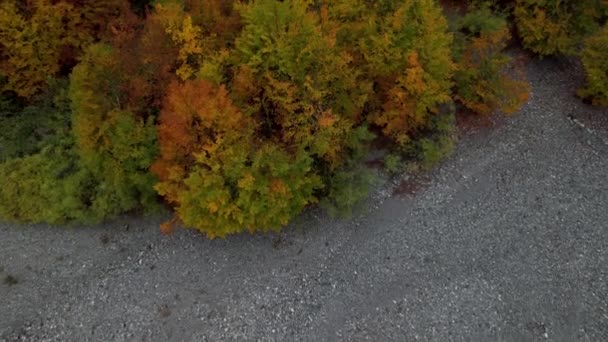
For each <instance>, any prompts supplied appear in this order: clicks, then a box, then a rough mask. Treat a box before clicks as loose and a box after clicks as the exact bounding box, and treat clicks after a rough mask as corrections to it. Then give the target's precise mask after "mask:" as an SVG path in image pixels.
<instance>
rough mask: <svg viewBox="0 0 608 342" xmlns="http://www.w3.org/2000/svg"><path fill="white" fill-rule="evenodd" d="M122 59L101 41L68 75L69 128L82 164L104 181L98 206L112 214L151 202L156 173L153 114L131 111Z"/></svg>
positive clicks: (149, 204) (152, 205)
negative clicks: (153, 165) (124, 89)
mask: <svg viewBox="0 0 608 342" xmlns="http://www.w3.org/2000/svg"><path fill="white" fill-rule="evenodd" d="M119 65H120V61H119V60H117V59H116V58H115V55H114V50H113V49H112V48H111V47H110V46H107V45H104V44H94V45H91V46H90V47H89V48H87V51H86V54H85V55H84V56H83V57H82V59H81V62H80V63H79V64H78V65H77V66H76V67H75V68H74V71H73V72H72V75H71V77H70V93H69V95H70V99H71V101H72V111H73V114H72V128H73V134H74V137H75V143H76V150H77V152H78V155H79V157H80V159H81V162H82V163H83V166H84V167H85V168H86V169H87V170H90V172H91V173H92V174H93V175H94V177H95V179H96V180H98V181H99V182H100V183H102V184H103V185H104V186H103V187H100V188H99V189H98V190H99V193H98V194H96V197H95V203H94V206H96V207H97V209H96V210H98V211H102V212H105V213H107V214H108V215H115V214H118V213H121V212H124V211H128V210H131V209H133V208H138V207H145V208H151V207H154V206H155V202H156V196H155V194H154V191H153V188H152V187H153V185H154V183H155V177H153V176H152V175H151V174H150V173H149V172H148V168H149V166H150V165H151V163H152V161H153V160H154V158H155V155H156V131H155V126H154V118H153V117H152V116H149V117H147V118H146V117H140V116H137V115H135V114H134V113H133V112H132V111H131V109H130V108H129V107H127V106H126V103H127V101H126V100H125V97H124V96H125V94H124V93H123V92H121V84H122V83H123V82H124V80H123V77H126V75H122V74H121V73H120V72H119V70H120V69H119Z"/></svg>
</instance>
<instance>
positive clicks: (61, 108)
mask: <svg viewBox="0 0 608 342" xmlns="http://www.w3.org/2000/svg"><path fill="white" fill-rule="evenodd" d="M66 87H67V80H55V81H53V82H51V86H50V87H49V88H48V89H47V90H46V91H45V92H44V93H42V94H40V95H38V96H37V99H36V101H34V102H33V103H32V104H30V105H27V106H25V107H24V106H23V105H22V104H21V103H20V102H19V101H18V100H17V99H15V98H12V97H10V96H8V95H5V96H2V97H0V127H1V128H2V129H0V163H1V162H3V161H6V160H8V159H11V158H17V157H24V156H27V155H30V154H34V153H36V152H39V151H40V150H41V149H42V148H43V147H45V146H47V145H48V144H49V143H51V142H52V140H54V139H56V138H57V137H58V136H66V135H69V134H70V132H69V129H70V109H69V102H68V98H67V94H66Z"/></svg>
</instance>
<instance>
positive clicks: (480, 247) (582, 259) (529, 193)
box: [0, 60, 608, 342]
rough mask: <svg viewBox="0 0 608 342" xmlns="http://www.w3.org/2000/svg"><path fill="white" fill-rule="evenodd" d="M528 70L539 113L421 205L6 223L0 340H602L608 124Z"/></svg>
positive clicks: (492, 137) (489, 137) (457, 169)
mask: <svg viewBox="0 0 608 342" xmlns="http://www.w3.org/2000/svg"><path fill="white" fill-rule="evenodd" d="M529 69H530V70H529V77H530V80H531V82H532V85H533V96H532V98H531V101H530V103H529V104H528V105H526V106H525V107H524V108H523V110H522V111H521V112H520V113H518V114H516V115H515V116H513V117H510V118H507V119H505V120H504V122H503V123H502V124H501V125H499V126H498V127H495V128H492V129H487V130H483V131H480V132H478V133H475V134H472V135H469V136H466V137H464V138H463V139H462V141H461V143H460V144H459V145H458V148H457V150H456V152H455V154H454V155H453V156H452V157H450V158H448V159H447V160H446V161H445V162H444V163H443V164H442V165H441V166H440V167H439V168H438V169H437V170H435V171H434V172H433V173H432V177H431V178H432V181H430V182H429V183H428V184H427V185H426V186H425V187H423V190H421V191H420V192H419V193H418V194H417V195H416V196H415V197H411V196H410V197H405V198H398V197H390V196H389V197H386V194H387V190H386V189H384V188H383V189H379V190H378V191H377V192H376V193H375V194H374V195H373V196H372V198H371V199H370V200H369V201H368V202H367V208H366V209H364V210H362V211H360V214H359V215H358V216H357V217H356V218H354V219H352V220H330V219H328V218H327V217H326V216H325V215H324V214H322V213H321V212H320V211H318V210H310V211H308V212H307V213H306V214H304V215H302V216H301V217H299V218H298V219H297V220H296V222H294V223H293V224H292V225H291V226H290V228H288V229H287V230H286V232H285V233H284V234H282V238H281V240H280V241H279V240H276V239H274V238H272V237H264V236H254V237H251V236H238V237H233V238H230V239H228V240H226V241H221V240H216V241H208V240H206V239H204V238H202V237H201V236H199V235H198V234H196V233H195V232H192V231H183V230H182V231H178V232H177V233H176V234H174V235H173V236H169V237H166V236H162V235H160V234H159V230H158V223H159V222H160V221H161V219H141V218H123V219H120V220H118V221H115V222H111V223H107V224H105V225H102V226H97V227H78V229H67V230H66V229H62V228H50V227H46V226H15V225H9V224H2V223H0V267H2V269H1V270H2V273H1V274H0V277H1V278H2V279H3V278H4V277H5V276H6V275H7V274H11V275H14V276H15V277H16V278H17V279H18V281H19V282H18V284H16V285H13V286H8V285H6V284H0V341H15V340H17V341H20V340H23V341H79V342H80V341H204V340H208V341H220V340H234V341H241V340H256V339H259V340H276V341H286V340H309V341H334V340H342V341H350V340H354V341H358V340H366V339H367V340H373V341H383V340H386V341H389V340H395V341H404V340H408V341H410V340H416V339H420V340H433V341H544V340H550V341H608V182H607V176H608V145H607V144H606V141H608V130H606V127H608V125H606V120H607V119H608V112H607V111H606V110H603V111H602V110H599V109H592V108H589V107H587V106H586V105H584V104H582V103H581V102H580V101H579V100H578V99H576V98H575V97H574V96H573V95H572V90H573V88H574V87H576V84H577V82H579V79H578V78H577V77H576V76H573V75H576V74H577V70H576V67H573V66H572V65H570V64H568V63H566V62H563V61H562V62H557V61H552V60H544V61H541V62H533V64H532V65H531V66H530V68H529ZM560 69H563V70H565V71H560ZM569 115H570V116H572V117H573V118H575V119H577V121H580V122H581V123H582V124H583V125H586V127H593V130H592V131H589V130H587V129H586V128H583V127H581V126H579V125H578V124H577V123H576V122H573V121H572V120H571V119H569V117H568V116H569ZM579 119H580V120H579ZM585 120H586V121H585ZM127 225H128V227H129V229H128V230H127V229H126V226H127ZM105 237H107V238H108V241H107V243H103V242H102V240H104V239H105Z"/></svg>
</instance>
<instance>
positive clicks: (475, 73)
mask: <svg viewBox="0 0 608 342" xmlns="http://www.w3.org/2000/svg"><path fill="white" fill-rule="evenodd" d="M509 39H511V36H510V33H509V29H508V27H507V22H506V20H505V19H503V18H501V17H498V16H496V15H494V14H492V12H491V11H490V9H489V8H488V7H482V8H480V9H477V10H474V11H472V12H470V13H468V14H467V15H466V16H465V17H463V18H462V19H461V20H460V22H459V23H458V31H457V39H456V44H455V55H456V56H455V57H456V62H457V71H456V73H455V76H454V78H455V82H456V90H455V92H456V93H455V99H456V100H457V101H459V102H460V103H461V104H462V105H464V106H465V107H467V108H468V109H470V110H472V111H473V112H476V113H479V114H490V113H491V112H493V111H495V110H498V111H502V112H505V113H513V112H515V111H517V110H519V108H520V107H521V106H522V104H523V103H525V102H526V101H527V99H528V95H529V91H530V87H529V85H528V84H527V83H526V82H524V81H521V80H517V79H514V78H513V76H510V75H509V73H508V72H509V68H510V67H512V63H511V57H509V56H508V55H507V54H506V53H504V51H503V50H504V49H505V48H506V46H507V42H508V41H509ZM516 71H517V70H511V73H512V74H515V73H516ZM519 75H520V76H519V77H520V78H523V76H522V75H521V73H520V74H519Z"/></svg>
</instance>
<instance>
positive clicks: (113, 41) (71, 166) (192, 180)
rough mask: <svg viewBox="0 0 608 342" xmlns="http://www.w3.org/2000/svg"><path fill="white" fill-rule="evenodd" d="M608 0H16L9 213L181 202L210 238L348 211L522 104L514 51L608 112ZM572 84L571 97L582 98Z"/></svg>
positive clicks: (5, 200) (93, 215) (1, 204)
mask: <svg viewBox="0 0 608 342" xmlns="http://www.w3.org/2000/svg"><path fill="white" fill-rule="evenodd" d="M607 18H608V1H605V0H581V1H559V0H543V1H539V0H515V1H442V2H441V3H440V2H439V1H436V0H381V1H367V0H332V1H327V0H284V1H278V0H250V1H244V0H243V1H238V0H159V1H146V0H132V1H127V0H108V1H94V0H27V1H21V0H4V1H2V3H1V4H0V88H1V90H2V95H1V97H0V126H1V128H2V132H0V218H2V219H4V220H11V221H19V222H48V223H53V224H57V223H69V222H99V221H101V220H104V219H107V218H111V217H114V216H116V215H119V214H121V213H125V212H130V211H134V210H137V211H144V212H155V211H158V210H160V209H162V208H163V206H169V207H170V208H172V210H174V212H175V216H174V219H172V220H171V221H170V222H168V223H166V224H163V226H162V229H163V230H164V231H166V232H168V231H171V229H172V227H173V226H174V225H175V224H177V223H180V224H184V225H185V226H188V227H194V228H196V229H198V230H200V231H202V232H203V233H205V234H206V235H207V236H209V237H212V238H213V237H224V236H226V235H229V234H234V233H238V232H242V231H250V232H255V231H268V230H278V229H280V228H281V227H283V226H284V225H285V224H287V223H288V222H289V221H290V220H291V219H292V218H293V217H294V216H295V215H297V214H298V213H300V212H301V211H302V210H303V209H304V208H306V207H307V206H308V205H310V204H314V203H319V204H320V205H321V206H323V207H325V208H327V209H328V210H329V211H330V212H331V213H335V214H348V213H349V212H350V210H351V208H352V206H353V205H354V204H356V203H357V202H358V201H359V200H361V199H362V198H364V197H365V196H366V194H367V189H368V187H369V186H370V185H371V184H372V180H373V177H372V175H371V171H370V170H369V168H367V167H365V165H364V164H363V163H362V160H363V158H364V157H365V156H366V155H367V154H368V151H369V149H370V146H372V144H373V143H374V141H375V142H377V141H383V142H384V145H383V148H385V149H387V150H389V154H388V155H387V157H386V159H385V160H384V164H385V166H386V169H387V170H388V171H390V172H398V171H399V170H400V169H401V168H402V167H404V165H410V166H411V165H418V167H419V168H420V169H425V168H428V167H430V166H432V165H433V164H434V163H435V162H437V161H438V160H440V159H441V157H442V156H444V155H446V154H447V153H449V151H450V150H451V148H452V146H453V143H454V129H453V126H454V114H455V112H456V111H469V112H472V113H476V114H477V115H490V114H492V113H495V112H502V113H506V114H510V113H514V112H516V111H517V110H518V109H519V108H520V107H521V106H522V105H523V104H524V103H525V102H526V101H527V98H528V93H529V86H528V85H527V83H526V80H525V72H524V69H523V68H521V67H518V65H516V64H515V63H513V60H512V57H511V55H512V53H509V52H508V49H509V48H511V49H513V47H514V46H518V45H519V44H521V46H523V48H525V49H527V50H528V51H530V53H533V54H535V55H537V56H538V57H539V58H542V57H544V58H550V57H551V56H555V55H564V54H565V55H569V56H573V57H576V58H579V57H580V60H581V62H582V65H583V67H584V70H585V73H586V75H585V76H586V80H587V83H586V85H585V86H584V87H583V88H582V89H578V94H579V95H580V96H581V97H582V98H584V99H586V100H589V101H590V102H592V103H593V104H596V105H604V106H605V105H608V64H607V63H608V26H607V24H606V19H607ZM573 91H577V89H573Z"/></svg>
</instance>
